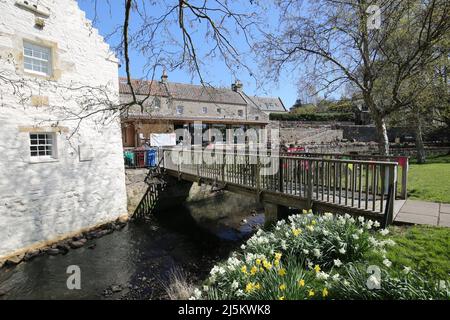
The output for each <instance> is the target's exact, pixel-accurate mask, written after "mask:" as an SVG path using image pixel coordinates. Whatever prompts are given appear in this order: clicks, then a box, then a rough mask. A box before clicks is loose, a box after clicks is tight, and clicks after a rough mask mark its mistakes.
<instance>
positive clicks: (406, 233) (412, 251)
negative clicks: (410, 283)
mask: <svg viewBox="0 0 450 320" xmlns="http://www.w3.org/2000/svg"><path fill="white" fill-rule="evenodd" d="M390 231H391V236H390V238H391V239H392V240H394V241H395V242H396V243H397V245H395V246H393V247H390V248H389V250H388V252H387V258H388V259H389V260H391V261H392V263H393V264H394V265H395V266H397V267H403V266H405V265H407V266H411V267H412V268H415V269H416V270H417V271H420V272H422V273H425V274H426V275H427V276H429V277H430V278H434V279H439V280H448V279H449V278H450V250H449V248H450V228H444V227H431V226H413V227H391V228H390Z"/></svg>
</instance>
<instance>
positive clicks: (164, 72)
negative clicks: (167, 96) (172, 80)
mask: <svg viewBox="0 0 450 320" xmlns="http://www.w3.org/2000/svg"><path fill="white" fill-rule="evenodd" d="M167 78H169V77H168V76H167V73H166V69H164V70H163V73H162V76H161V82H162V83H167Z"/></svg>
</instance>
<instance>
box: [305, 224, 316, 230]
mask: <svg viewBox="0 0 450 320" xmlns="http://www.w3.org/2000/svg"><path fill="white" fill-rule="evenodd" d="M306 229H308V230H309V231H314V227H313V226H312V225H308V226H306Z"/></svg>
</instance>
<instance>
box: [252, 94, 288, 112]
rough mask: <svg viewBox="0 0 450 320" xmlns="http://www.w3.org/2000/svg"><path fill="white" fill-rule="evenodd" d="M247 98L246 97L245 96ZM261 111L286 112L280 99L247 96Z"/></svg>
mask: <svg viewBox="0 0 450 320" xmlns="http://www.w3.org/2000/svg"><path fill="white" fill-rule="evenodd" d="M246 96H247V95H246ZM247 98H248V99H249V100H251V101H252V102H253V103H254V104H255V105H256V106H257V107H258V108H259V109H260V110H261V111H265V112H286V111H287V110H286V108H285V107H284V104H283V102H282V101H281V99H280V98H273V97H257V96H247Z"/></svg>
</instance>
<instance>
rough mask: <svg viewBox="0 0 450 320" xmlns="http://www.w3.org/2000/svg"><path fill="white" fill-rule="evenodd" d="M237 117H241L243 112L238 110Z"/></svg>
mask: <svg viewBox="0 0 450 320" xmlns="http://www.w3.org/2000/svg"><path fill="white" fill-rule="evenodd" d="M237 113H238V117H243V116H244V110H241V109H240V110H238V112H237Z"/></svg>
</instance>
